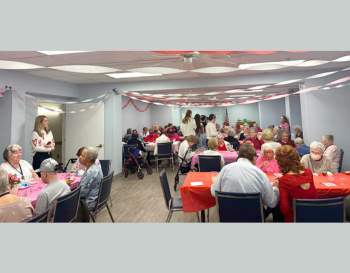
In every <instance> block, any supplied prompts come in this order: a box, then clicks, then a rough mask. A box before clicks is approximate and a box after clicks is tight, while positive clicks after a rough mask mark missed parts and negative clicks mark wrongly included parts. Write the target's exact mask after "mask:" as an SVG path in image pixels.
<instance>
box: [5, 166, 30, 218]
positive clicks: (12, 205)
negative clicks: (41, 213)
mask: <svg viewBox="0 0 350 273" xmlns="http://www.w3.org/2000/svg"><path fill="white" fill-rule="evenodd" d="M14 189H16V191H17V190H18V187H15V188H14ZM16 194H17V192H14V194H12V193H10V191H9V180H8V174H7V171H6V170H4V169H0V212H1V213H0V223H19V222H26V221H28V220H30V219H31V218H32V217H33V213H34V208H33V206H32V204H31V201H30V199H29V198H26V197H19V196H17V195H16Z"/></svg>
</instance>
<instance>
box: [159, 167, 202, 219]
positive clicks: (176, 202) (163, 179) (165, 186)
mask: <svg viewBox="0 0 350 273" xmlns="http://www.w3.org/2000/svg"><path fill="white" fill-rule="evenodd" d="M159 180H160V185H161V187H162V191H163V197H164V201H165V206H166V208H167V209H168V210H169V214H168V217H167V219H166V223H170V219H171V217H172V215H173V212H174V211H183V206H182V199H181V196H176V197H172V196H171V193H170V189H169V182H168V178H167V175H166V173H165V170H164V169H163V170H162V171H161V172H160V174H159ZM196 214H197V221H198V222H200V220H199V213H198V211H197V213H196Z"/></svg>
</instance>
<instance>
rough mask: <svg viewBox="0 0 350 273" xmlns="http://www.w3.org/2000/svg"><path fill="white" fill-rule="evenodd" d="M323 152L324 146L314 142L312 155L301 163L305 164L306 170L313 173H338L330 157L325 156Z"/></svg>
mask: <svg viewBox="0 0 350 273" xmlns="http://www.w3.org/2000/svg"><path fill="white" fill-rule="evenodd" d="M323 152H324V146H323V144H322V143H320V142H317V141H313V142H311V144H310V154H308V155H304V156H303V157H302V159H301V163H304V164H305V168H309V169H310V170H311V171H312V172H313V173H324V172H331V173H337V172H338V169H337V167H336V166H335V165H334V164H333V162H332V160H331V159H330V158H329V157H328V156H326V155H324V154H323Z"/></svg>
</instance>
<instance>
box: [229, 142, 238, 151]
mask: <svg viewBox="0 0 350 273" xmlns="http://www.w3.org/2000/svg"><path fill="white" fill-rule="evenodd" d="M230 145H231V147H232V149H234V150H236V151H237V149H238V148H239V142H230Z"/></svg>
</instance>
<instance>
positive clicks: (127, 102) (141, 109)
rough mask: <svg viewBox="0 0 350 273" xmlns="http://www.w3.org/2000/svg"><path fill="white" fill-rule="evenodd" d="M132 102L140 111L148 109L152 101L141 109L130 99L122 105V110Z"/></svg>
mask: <svg viewBox="0 0 350 273" xmlns="http://www.w3.org/2000/svg"><path fill="white" fill-rule="evenodd" d="M130 102H131V103H132V105H134V107H135V109H136V110H137V111H139V112H145V111H146V110H147V109H148V107H149V106H150V105H151V103H149V104H148V105H147V107H146V108H145V109H141V108H139V107H138V106H137V105H136V104H135V103H134V102H133V100H132V99H129V100H128V102H127V103H126V104H125V105H124V106H123V107H122V110H124V109H125V108H126V107H127V106H128V105H129V103H130Z"/></svg>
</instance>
